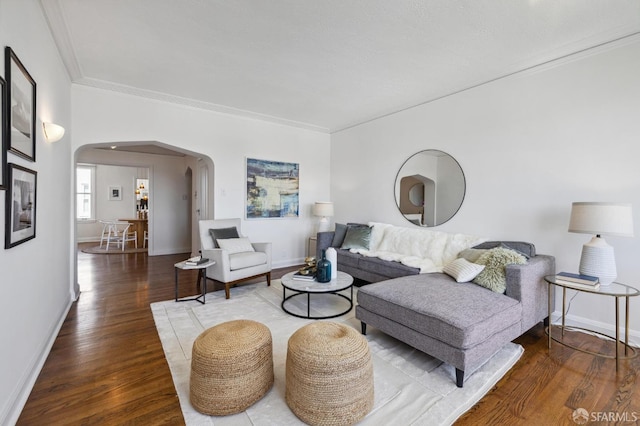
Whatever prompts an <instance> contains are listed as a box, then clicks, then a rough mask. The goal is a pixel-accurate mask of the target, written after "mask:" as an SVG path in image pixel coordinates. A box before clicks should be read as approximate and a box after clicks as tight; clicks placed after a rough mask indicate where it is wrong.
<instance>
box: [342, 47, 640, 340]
mask: <svg viewBox="0 0 640 426" xmlns="http://www.w3.org/2000/svg"><path fill="white" fill-rule="evenodd" d="M638 75H640V39H639V38H637V37H636V38H633V39H630V40H626V41H624V42H621V43H618V44H616V45H614V46H609V47H608V48H601V49H598V50H597V51H596V50H594V51H591V52H588V54H582V55H579V56H575V57H573V58H570V59H569V60H564V61H560V62H557V63H555V64H551V65H548V66H545V67H541V68H538V69H535V70H532V71H528V72H524V73H520V74H517V75H514V76H511V77H509V78H504V79H501V80H498V81H494V82H492V83H489V84H486V85H483V86H479V87H476V88H474V89H470V90H467V91H463V92H461V93H458V94H456V95H452V96H449V97H447V98H443V99H440V100H438V101H434V102H431V103H427V104H424V105H421V106H418V107H415V108H411V109H409V110H406V111H403V112H400V113H397V114H394V115H391V116H387V117H384V118H381V119H378V120H375V121H372V122H369V123H366V124H363V125H360V126H357V127H354V128H351V129H348V130H344V131H341V132H338V133H335V134H333V135H332V140H331V195H332V199H333V201H334V203H335V211H336V217H335V218H334V219H335V220H336V221H342V222H346V221H356V222H366V221H380V222H387V223H392V224H396V225H402V226H413V225H411V224H409V223H408V222H407V221H405V219H404V218H403V217H402V216H401V214H400V213H399V211H398V209H397V208H396V204H395V201H394V195H393V191H394V180H395V176H396V173H397V171H398V169H399V168H400V166H401V165H402V163H403V162H404V160H406V159H407V158H408V157H409V156H410V155H412V154H414V153H415V152H417V151H420V150H422V149H439V150H442V151H445V152H447V153H449V154H450V155H452V156H453V157H454V158H455V159H456V160H457V161H458V162H459V163H460V165H461V167H462V169H463V171H464V174H465V177H466V183H467V190H466V195H465V199H464V202H463V204H462V207H461V208H460V210H459V212H458V213H457V214H456V215H455V216H454V217H453V219H451V220H450V221H449V222H447V223H445V224H444V225H442V226H438V227H436V228H434V229H436V230H441V231H448V232H461V233H467V234H476V235H483V236H487V237H490V238H492V239H509V240H524V241H530V242H533V243H534V244H535V245H536V247H537V250H538V252H539V253H544V254H551V255H554V256H555V257H556V262H557V269H558V270H559V271H560V270H566V271H576V270H577V269H578V263H579V259H580V252H581V249H582V244H584V243H585V242H587V241H588V240H589V239H590V236H589V235H584V234H572V233H569V232H567V226H568V223H569V213H570V210H571V203H572V202H574V201H621V202H631V203H632V204H633V207H634V221H635V225H636V235H639V236H640V173H638V164H639V163H638V161H639V158H640V144H639V143H638V135H640V120H638V111H640V79H638ZM606 240H607V241H608V242H609V243H610V244H611V245H613V246H614V248H615V251H616V259H617V265H618V281H620V282H623V283H628V284H631V285H634V286H635V287H638V288H640V270H639V269H638V268H637V266H636V265H637V259H636V257H637V254H638V253H640V238H638V236H636V237H635V238H622V237H606ZM613 307H614V304H613V299H611V298H603V297H598V298H596V297H593V296H590V295H586V294H579V295H578V296H577V297H576V298H575V299H574V301H573V303H572V305H571V310H570V312H569V315H570V316H571V318H572V320H573V321H574V322H576V323H580V324H582V325H589V326H590V327H595V328H597V329H602V330H605V331H607V332H608V333H609V334H611V333H613V329H615V322H614V309H613ZM558 309H559V308H558ZM631 312H632V315H630V324H631V328H632V330H633V339H634V341H635V342H636V343H640V315H638V313H639V312H640V297H636V298H632V299H631ZM634 313H635V314H634Z"/></svg>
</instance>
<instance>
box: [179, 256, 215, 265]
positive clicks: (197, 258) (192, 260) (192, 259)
mask: <svg viewBox="0 0 640 426" xmlns="http://www.w3.org/2000/svg"><path fill="white" fill-rule="evenodd" d="M208 261H209V259H207V258H206V257H202V256H195V257H190V258H189V259H187V260H185V261H184V264H185V265H186V266H198V265H202V264H203V263H207V262H208Z"/></svg>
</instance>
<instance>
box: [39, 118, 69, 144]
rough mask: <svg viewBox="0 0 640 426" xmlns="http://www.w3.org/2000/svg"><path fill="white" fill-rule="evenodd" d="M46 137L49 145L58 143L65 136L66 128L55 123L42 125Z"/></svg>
mask: <svg viewBox="0 0 640 426" xmlns="http://www.w3.org/2000/svg"><path fill="white" fill-rule="evenodd" d="M42 130H43V131H44V137H45V139H46V140H47V142H49V143H53V142H58V141H59V140H60V139H62V137H63V136H64V127H62V126H59V125H57V124H54V123H44V122H43V123H42Z"/></svg>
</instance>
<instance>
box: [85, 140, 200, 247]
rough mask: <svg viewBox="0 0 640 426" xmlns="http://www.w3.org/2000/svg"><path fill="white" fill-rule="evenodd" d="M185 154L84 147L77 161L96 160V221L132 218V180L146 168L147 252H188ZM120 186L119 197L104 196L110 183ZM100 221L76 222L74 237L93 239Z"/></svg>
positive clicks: (133, 182)
mask: <svg viewBox="0 0 640 426" xmlns="http://www.w3.org/2000/svg"><path fill="white" fill-rule="evenodd" d="M188 158H189V156H184V157H182V156H170V155H157V154H142V153H135V152H127V151H118V150H117V149H116V150H105V149H100V148H93V147H91V146H83V147H82V148H80V149H79V150H78V152H77V155H76V160H77V162H78V163H88V164H96V165H97V170H96V175H97V176H96V187H97V192H96V197H97V198H98V199H97V208H96V212H97V214H98V215H99V216H100V217H97V219H107V220H108V219H125V218H129V217H130V218H133V216H134V212H135V199H134V192H133V191H134V189H135V188H134V184H135V177H136V173H137V170H138V168H148V169H149V173H150V174H149V178H150V184H149V186H150V188H151V192H150V194H149V222H148V226H149V232H150V234H151V237H150V244H149V255H151V256H154V255H163V254H173V253H191V232H190V230H189V227H188V226H189V224H190V222H189V215H190V204H189V198H188V197H189V194H188V193H186V192H185V182H184V180H185V172H186V170H187V168H188V167H189V164H190V161H191V160H188ZM113 185H117V186H119V185H122V187H123V188H122V189H123V201H112V200H109V199H108V193H107V189H108V187H109V186H113ZM100 231H101V226H100V224H99V223H98V224H96V223H82V222H78V226H77V231H76V238H77V240H78V241H85V240H87V239H93V240H95V239H96V236H99V233H100Z"/></svg>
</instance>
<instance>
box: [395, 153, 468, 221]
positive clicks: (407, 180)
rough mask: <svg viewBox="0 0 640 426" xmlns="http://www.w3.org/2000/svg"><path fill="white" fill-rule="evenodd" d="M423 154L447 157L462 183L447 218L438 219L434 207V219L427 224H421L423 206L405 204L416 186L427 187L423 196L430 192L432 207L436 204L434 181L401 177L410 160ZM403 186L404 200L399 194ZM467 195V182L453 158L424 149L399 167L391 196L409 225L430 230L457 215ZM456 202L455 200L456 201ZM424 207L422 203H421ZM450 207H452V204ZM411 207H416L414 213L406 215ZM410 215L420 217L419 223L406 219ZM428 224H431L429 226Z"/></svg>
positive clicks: (417, 175) (412, 176)
mask: <svg viewBox="0 0 640 426" xmlns="http://www.w3.org/2000/svg"><path fill="white" fill-rule="evenodd" d="M425 153H434V154H435V155H433V156H434V157H448V158H449V159H450V160H451V161H452V167H454V169H453V170H454V172H455V171H456V170H455V167H457V170H458V171H459V172H460V175H459V179H460V182H461V183H462V190H461V193H460V195H459V203H458V204H457V205H455V208H451V209H450V214H449V215H448V217H447V218H446V219H444V220H440V219H438V217H437V215H436V213H435V207H434V212H432V215H433V216H434V219H432V220H426V222H427V224H422V223H423V220H421V219H424V217H425V211H424V208H423V206H418V205H416V204H414V203H413V202H411V204H410V205H408V204H407V203H408V202H410V201H409V200H410V197H409V191H410V190H411V189H413V188H415V186H416V185H418V184H425V185H426V186H427V188H425V194H428V193H429V192H431V193H432V194H433V195H432V197H433V198H434V206H435V203H436V195H435V194H436V193H437V186H438V184H437V182H436V181H435V180H432V179H431V178H429V177H428V176H424V175H421V174H415V173H414V174H410V175H406V176H405V175H402V171H403V169H404V168H405V166H407V164H408V163H410V161H411V160H412V159H415V158H416V156H418V155H421V154H425ZM402 179H405V182H404V183H403V182H402ZM402 185H405V186H407V191H406V192H407V194H406V195H407V197H406V199H404V198H403V197H402V194H401V191H400V189H401V186H402ZM429 186H431V189H429V188H428V187H429ZM466 193H467V180H466V177H465V175H464V171H463V170H462V167H461V166H460V163H459V162H458V161H457V160H456V159H455V158H453V156H451V155H450V154H448V153H446V152H444V151H441V150H439V149H424V150H422V151H418V152H416V153H414V154H413V155H411V156H409V158H407V159H406V160H405V161H404V162H403V163H402V165H401V166H400V169H398V173H396V179H395V182H394V186H393V195H394V199H395V202H396V207H397V208H398V211H399V212H400V214H401V215H402V216H403V217H404V218H405V219H406V220H407V221H408V222H410V223H412V224H414V225H416V226H420V227H425V228H432V227H435V226H440V225H443V224H445V223H447V222H448V221H450V220H451V219H452V218H453V217H454V216H455V215H456V214H457V213H458V211H460V208H461V207H462V203H463V202H464V199H465V196H466ZM456 201H457V200H456ZM423 205H424V202H423ZM452 205H454V203H452ZM411 206H415V207H416V209H415V210H416V212H415V213H407V212H406V209H407V207H411ZM403 207H404V209H405V212H403ZM410 214H416V215H419V216H420V218H421V219H420V220H419V223H416V221H414V220H411V219H409V218H408V217H407V215H410ZM429 222H432V223H433V224H432V225H431V224H429Z"/></svg>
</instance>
